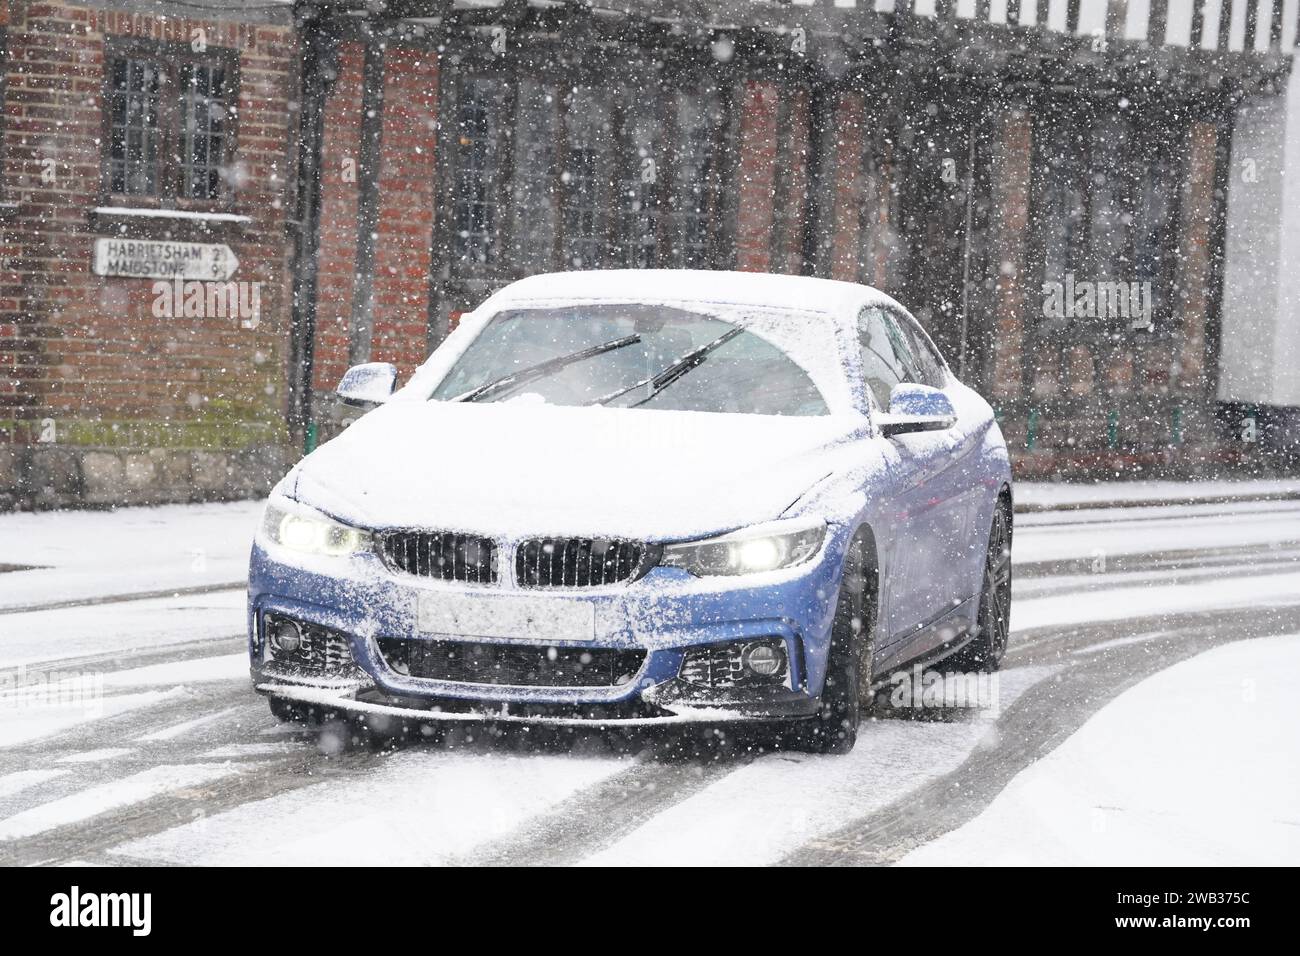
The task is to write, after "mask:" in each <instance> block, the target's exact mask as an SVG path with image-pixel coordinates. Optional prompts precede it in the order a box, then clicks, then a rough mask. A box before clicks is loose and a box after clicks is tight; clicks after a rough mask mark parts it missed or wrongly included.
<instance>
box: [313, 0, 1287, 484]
mask: <svg viewBox="0 0 1300 956" xmlns="http://www.w3.org/2000/svg"><path fill="white" fill-rule="evenodd" d="M301 11H302V12H303V14H304V15H305V20H304V37H305V38H310V40H306V39H305V41H304V42H310V43H311V45H312V49H313V50H315V51H316V52H315V55H316V56H318V57H319V58H320V60H319V62H321V63H323V64H325V68H324V69H322V70H319V71H313V75H316V76H319V77H320V78H321V80H320V83H319V85H318V86H316V87H311V86H310V85H309V87H308V88H307V89H306V91H305V99H304V102H305V103H306V104H308V105H307V106H306V107H305V109H306V110H307V111H311V109H312V107H311V106H310V104H311V103H312V102H318V103H320V107H319V109H320V112H321V115H322V117H323V120H322V123H321V130H322V131H321V135H320V138H319V141H318V152H317V157H318V158H317V160H316V161H318V162H319V164H320V170H321V176H320V180H319V182H320V186H319V191H318V193H317V194H316V195H315V196H314V197H313V198H312V200H311V202H310V203H309V208H310V209H311V210H313V211H314V215H315V216H317V217H318V219H319V227H318V229H317V235H318V237H319V240H318V241H319V249H320V257H319V266H318V268H319V271H318V272H317V273H316V274H314V275H307V276H306V277H305V278H304V281H306V282H307V283H308V284H311V283H314V284H315V286H316V288H317V295H316V296H315V297H314V299H313V301H314V302H315V303H316V304H315V311H314V313H311V312H310V311H309V312H308V313H306V314H304V316H303V317H302V318H303V327H304V328H308V329H313V330H314V333H312V334H311V335H310V336H309V338H308V341H307V345H306V348H307V351H308V354H310V355H311V356H312V360H313V365H312V369H311V371H310V373H309V377H308V378H307V379H305V380H304V382H303V383H302V388H301V389H300V390H299V394H300V395H302V396H303V400H304V402H305V406H304V407H305V408H307V409H309V410H310V411H309V413H308V415H307V418H308V419H309V420H313V421H317V422H319V423H320V424H321V425H322V426H324V427H328V425H329V421H330V418H331V415H332V414H333V411H334V410H332V409H331V404H330V400H329V397H328V394H327V393H328V390H329V389H330V388H331V387H332V385H333V384H334V383H335V382H336V381H337V379H338V376H339V374H340V373H341V372H342V371H343V369H344V368H345V367H346V366H347V365H349V364H352V363H355V362H359V361H364V360H387V361H393V362H395V363H396V364H397V365H398V366H399V368H400V369H402V370H403V371H408V370H409V369H410V368H411V367H412V366H413V365H414V364H415V363H416V362H418V361H419V360H420V359H421V357H422V356H423V355H424V354H425V353H426V351H427V347H428V346H429V345H434V344H436V343H437V342H438V340H439V339H440V338H441V337H442V336H443V335H444V334H445V332H446V330H447V329H448V327H449V326H450V324H451V323H453V322H454V321H455V318H456V316H457V314H458V313H459V312H460V311H461V310H463V309H466V308H470V307H472V306H473V305H474V304H475V303H476V302H478V301H480V300H481V299H482V298H483V297H484V296H485V295H486V294H487V293H488V292H490V291H491V290H492V289H494V288H496V287H498V286H499V285H501V284H503V283H505V282H507V281H510V280H512V279H514V278H517V277H519V276H522V275H526V274H529V273H532V272H537V271H542V270H548V269H565V268H572V267H574V266H586V267H593V266H594V267H614V266H620V267H638V266H655V265H657V266H668V267H679V266H689V267H704V268H740V269H753V270H769V271H777V272H805V273H811V274H815V275H826V276H831V277H834V278H843V279H851V280H858V281H863V282H867V283H869V284H872V285H876V286H878V287H880V288H883V289H885V290H886V291H888V292H890V293H892V294H894V295H895V296H896V297H898V298H899V299H900V300H901V301H903V302H904V303H906V304H908V305H909V307H911V308H913V310H914V311H916V313H917V314H918V317H919V318H920V319H921V320H922V321H923V323H924V324H925V325H926V326H927V328H928V329H929V331H930V332H931V334H932V335H933V336H934V337H935V339H936V340H937V341H939V342H940V343H941V344H942V345H943V346H944V348H945V350H946V352H947V354H948V355H949V357H950V359H951V360H952V362H953V364H954V366H960V367H961V369H962V374H963V376H964V377H965V378H966V379H967V380H969V381H971V382H973V383H974V384H976V385H977V386H978V387H980V388H982V389H983V390H984V391H985V393H986V394H988V395H989V396H990V398H991V399H992V400H993V401H994V403H995V404H996V406H997V408H998V411H999V414H1000V416H1001V418H1002V421H1003V423H1004V427H1005V430H1006V432H1007V435H1008V438H1009V439H1010V440H1011V442H1012V444H1013V447H1014V449H1015V453H1016V458H1017V466H1018V469H1019V471H1020V473H1021V474H1022V475H1042V474H1051V473H1056V474H1061V473H1064V474H1078V473H1086V474H1106V473H1115V472H1117V471H1126V472H1136V471H1143V472H1148V473H1149V472H1152V471H1165V472H1182V473H1186V472H1190V471H1197V470H1208V469H1213V468H1218V467H1221V466H1223V465H1229V466H1230V465H1232V464H1234V463H1238V464H1240V463H1241V462H1242V461H1243V459H1245V458H1248V457H1249V456H1250V455H1252V454H1253V453H1255V451H1256V449H1255V448H1252V447H1245V446H1243V445H1242V444H1241V443H1240V442H1237V441H1236V440H1235V439H1234V438H1233V437H1232V432H1231V431H1230V429H1229V428H1227V427H1226V424H1225V423H1223V422H1220V421H1219V420H1218V419H1217V417H1216V412H1217V409H1218V405H1217V404H1216V402H1215V387H1216V379H1217V373H1218V364H1217V363H1218V357H1219V340H1218V338H1219V337H1218V333H1219V329H1220V327H1221V326H1220V321H1219V310H1220V304H1221V299H1222V284H1223V271H1224V263H1223V234H1224V229H1225V222H1226V219H1227V201H1226V197H1227V183H1228V176H1229V171H1230V169H1229V167H1230V159H1231V157H1230V148H1231V137H1232V131H1233V126H1234V117H1235V115H1236V111H1237V108H1238V105H1239V104H1240V103H1241V102H1242V100H1243V99H1245V98H1248V97H1249V98H1251V100H1252V102H1254V101H1256V100H1259V99H1261V98H1262V99H1265V100H1267V99H1268V98H1270V97H1273V98H1276V97H1277V96H1278V94H1279V90H1281V89H1282V88H1283V84H1285V82H1286V80H1287V77H1288V75H1289V72H1290V67H1291V56H1290V53H1289V51H1290V50H1291V48H1292V46H1293V44H1294V38H1295V29H1296V19H1297V5H1296V3H1295V2H1294V0H1250V2H1247V0H1149V2H1141V0H1133V2H1123V0H1050V2H1049V0H1037V2H1017V0H1010V2H1006V0H1003V2H998V3H990V2H988V0H980V2H974V0H970V2H964V3H963V2H944V0H928V2H927V0H856V3H854V2H834V3H832V2H822V0H806V2H803V3H799V2H791V3H777V2H749V0H731V2H718V3H711V4H689V3H672V2H654V0H646V2H634V3H626V2H623V3H604V2H599V0H597V2H593V3H569V4H552V3H530V2H510V0H501V2H495V3H492V2H476V3H472V4H471V3H460V2H454V3H453V2H437V0H425V2H421V0H409V2H404V3H401V4H395V3H394V4H390V5H389V8H388V10H386V11H382V12H376V8H375V7H374V6H373V5H367V4H364V3H359V2H358V3H346V2H344V3H340V2H329V3H325V2H321V3H310V2H308V3H304V4H302V5H301ZM308 142H311V141H310V140H308ZM350 170H356V171H359V172H358V175H356V176H355V177H351V176H349V175H347V173H348V171H350ZM1264 175H1266V176H1279V175H1280V170H1277V169H1270V170H1267V171H1265V173H1264ZM426 238H427V240H428V241H426ZM1049 284H1056V285H1059V286H1061V287H1062V288H1063V289H1064V290H1067V291H1068V293H1069V294H1070V295H1071V296H1072V297H1073V296H1074V295H1075V290H1076V289H1080V290H1082V289H1085V287H1087V290H1088V291H1087V295H1088V296H1093V298H1094V299H1095V298H1096V297H1098V296H1100V297H1101V298H1102V302H1101V305H1103V306H1104V305H1105V296H1106V290H1107V289H1108V288H1109V289H1110V290H1111V292H1110V294H1111V299H1110V304H1111V306H1112V307H1113V306H1115V305H1117V304H1119V305H1124V304H1126V303H1123V302H1118V303H1117V301H1116V299H1115V297H1114V296H1115V293H1114V290H1115V288H1116V287H1117V286H1119V287H1121V288H1122V289H1123V290H1124V291H1125V293H1126V294H1127V292H1129V291H1132V292H1134V294H1135V295H1136V296H1137V297H1138V299H1139V300H1141V301H1142V302H1144V304H1143V305H1142V309H1141V315H1140V316H1137V321H1135V320H1134V317H1133V316H1130V315H1129V314H1128V311H1127V310H1121V311H1122V314H1121V315H1118V316H1116V315H1110V316H1106V315H1099V314H1097V312H1098V310H1097V309H1096V308H1095V307H1094V306H1089V305H1088V303H1087V297H1086V296H1085V298H1084V300H1081V303H1080V308H1079V309H1077V310H1075V312H1076V313H1077V314H1073V315H1072V314H1070V312H1069V310H1068V309H1067V313H1066V314H1065V315H1064V316H1059V315H1058V316H1054V315H1049V314H1047V312H1048V310H1047V309H1046V308H1045V302H1044V296H1045V292H1046V288H1047V285H1049ZM1080 294H1081V295H1082V293H1080ZM1143 295H1144V296H1145V298H1144V299H1142V296H1143ZM1134 304H1135V308H1137V306H1138V301H1136V300H1135V303H1134ZM1090 308H1091V309H1092V311H1089V309H1090ZM1100 311H1102V312H1104V311H1105V310H1104V308H1103V309H1101V310H1100ZM1112 311H1114V309H1112Z"/></svg>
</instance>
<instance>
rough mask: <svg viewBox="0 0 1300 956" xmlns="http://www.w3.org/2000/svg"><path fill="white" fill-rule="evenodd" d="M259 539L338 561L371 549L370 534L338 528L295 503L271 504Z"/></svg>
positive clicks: (334, 522)
mask: <svg viewBox="0 0 1300 956" xmlns="http://www.w3.org/2000/svg"><path fill="white" fill-rule="evenodd" d="M262 535H263V536H264V537H265V538H266V539H267V540H268V541H270V542H271V543H272V544H278V545H280V546H281V547H282V548H288V549H289V550H291V551H301V552H303V553H305V554H324V555H330V556H333V557H339V556H341V555H345V554H356V553H357V552H358V551H367V550H369V549H370V547H371V540H370V534H369V533H368V532H365V531H362V530H360V529H359V528H352V527H349V526H348V525H345V524H341V523H340V522H338V521H335V520H334V519H333V518H330V517H327V516H326V515H323V514H321V513H320V512H319V511H317V510H315V509H314V508H308V507H307V506H306V505H300V504H297V503H296V502H288V501H285V502H271V503H268V504H267V506H266V512H265V514H263V516H262Z"/></svg>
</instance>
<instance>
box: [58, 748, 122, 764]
mask: <svg viewBox="0 0 1300 956" xmlns="http://www.w3.org/2000/svg"><path fill="white" fill-rule="evenodd" d="M133 753H135V751H134V750H132V749H131V748H130V747H105V748H104V749H103V750H83V751H81V752H80V753H75V754H68V755H67V756H66V757H60V758H59V759H58V760H57V761H56V763H103V762H104V761H106V760H116V759H117V758H118V757H125V756H127V755H128V754H133Z"/></svg>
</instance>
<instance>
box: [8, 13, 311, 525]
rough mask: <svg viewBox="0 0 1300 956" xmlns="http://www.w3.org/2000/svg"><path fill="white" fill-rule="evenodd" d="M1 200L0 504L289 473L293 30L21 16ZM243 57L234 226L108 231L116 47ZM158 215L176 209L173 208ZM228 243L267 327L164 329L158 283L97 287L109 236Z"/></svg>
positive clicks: (208, 487) (105, 282) (212, 321)
mask: <svg viewBox="0 0 1300 956" xmlns="http://www.w3.org/2000/svg"><path fill="white" fill-rule="evenodd" d="M10 6H11V9H10V17H9V23H8V26H7V33H8V47H9V52H8V57H7V58H6V62H5V65H4V70H5V76H4V82H5V116H4V123H3V152H2V156H3V176H2V177H0V192H2V195H0V201H4V202H5V203H6V206H4V207H3V209H4V219H3V221H0V247H2V248H3V251H4V256H5V262H4V263H3V271H2V272H0V446H5V447H6V451H7V453H6V454H5V456H4V457H5V459H6V462H5V463H0V504H3V503H4V502H5V500H7V501H8V502H9V503H10V504H24V505H42V504H58V503H62V502H65V501H84V502H90V503H115V502H117V501H142V500H162V499H174V498H185V497H191V496H195V497H200V496H201V497H214V496H222V495H238V494H247V493H251V492H253V491H256V490H258V489H259V488H261V487H264V486H265V484H266V481H267V480H268V479H269V477H270V475H271V474H273V473H274V472H275V471H278V470H279V468H280V467H281V459H282V458H283V457H284V447H285V443H286V436H285V434H284V402H285V394H284V391H285V373H284V356H285V345H286V335H287V329H288V309H289V263H290V258H289V257H290V251H291V247H290V243H289V241H288V236H287V234H286V220H287V218H288V217H289V213H290V211H291V210H292V203H293V200H292V196H293V192H292V188H293V182H292V177H293V171H294V170H295V168H296V152H295V146H294V144H295V143H296V140H297V134H296V129H295V128H293V117H295V116H296V113H294V112H293V111H291V109H290V103H291V102H294V101H295V100H296V98H297V95H296V86H297V74H296V62H297V61H296V50H295V39H294V37H293V35H292V31H291V30H290V29H289V28H288V27H287V26H279V25H275V24H269V23H231V22H226V21H221V20H215V19H202V18H188V17H165V16H154V15H149V14H141V13H127V12H121V11H115V10H104V9H97V8H91V7H86V6H78V5H74V4H65V3H21V2H17V3H13V4H11V5H10ZM196 30H201V31H203V32H202V34H201V36H202V38H203V40H205V41H206V43H207V45H208V46H209V47H210V48H224V49H229V50H233V51H236V54H237V58H238V73H239V99H238V120H237V122H238V136H237V145H236V150H235V163H234V165H233V166H232V167H230V173H231V176H230V180H229V181H230V183H231V188H232V190H233V196H232V200H231V202H230V203H229V205H228V207H223V211H226V212H229V213H231V214H234V215H243V216H247V217H249V220H250V221H249V222H248V223H246V224H243V225H232V224H229V223H220V224H218V223H213V222H210V221H208V222H201V221H193V220H190V221H186V220H177V219H157V218H153V219H140V218H137V217H126V216H116V215H97V214H96V213H95V212H94V208H95V207H96V206H97V205H98V204H99V202H100V201H101V199H100V197H101V165H100V163H101V141H102V139H103V135H104V126H103V123H104V118H103V110H104V99H105V97H104V88H105V87H104V81H105V76H104V71H105V49H106V47H105V42H106V40H107V39H108V38H110V37H124V38H126V37H137V38H147V39H149V40H154V41H162V42H170V43H184V44H188V43H191V42H192V41H193V39H194V38H195V36H196V34H195V32H194V31H196ZM163 205H167V204H166V203H163ZM112 236H123V237H128V238H152V239H170V240H176V241H189V242H209V243H225V244H227V245H229V246H230V248H231V249H232V250H233V251H234V253H235V255H236V256H237V257H238V259H239V261H240V266H239V269H238V271H237V273H236V274H235V275H234V278H235V279H236V280H242V281H245V282H250V283H260V284H261V285H260V299H261V310H260V321H259V322H258V323H257V324H256V327H254V328H246V327H243V325H242V324H241V322H240V321H239V319H238V318H231V317H228V316H220V317H218V316H213V317H201V316H191V317H180V318H159V317H156V316H155V314H154V304H155V300H156V295H155V292H154V280H151V279H136V278H129V279H128V278H102V277H99V276H95V275H93V274H92V269H91V264H92V258H93V249H94V243H95V240H96V239H97V238H99V237H112Z"/></svg>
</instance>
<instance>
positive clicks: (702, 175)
mask: <svg viewBox="0 0 1300 956" xmlns="http://www.w3.org/2000/svg"><path fill="white" fill-rule="evenodd" d="M674 106H675V110H676V121H677V150H678V153H677V162H676V166H675V169H674V178H673V197H672V203H673V208H672V218H673V259H672V265H673V266H676V267H677V268H688V269H698V268H703V267H705V266H707V265H708V264H709V262H710V260H711V258H712V256H711V255H710V251H711V238H712V228H713V225H714V224H715V223H716V222H717V221H718V219H719V217H718V215H717V212H718V192H719V181H718V179H719V176H718V174H719V165H720V163H719V157H718V155H717V153H718V136H719V129H720V127H721V124H722V103H721V98H720V97H719V96H718V94H717V92H716V91H715V90H708V91H704V92H691V93H679V94H678V95H677V97H676V102H675V104H674Z"/></svg>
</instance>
